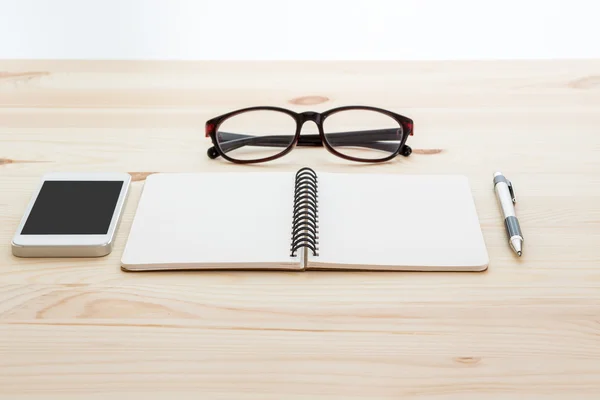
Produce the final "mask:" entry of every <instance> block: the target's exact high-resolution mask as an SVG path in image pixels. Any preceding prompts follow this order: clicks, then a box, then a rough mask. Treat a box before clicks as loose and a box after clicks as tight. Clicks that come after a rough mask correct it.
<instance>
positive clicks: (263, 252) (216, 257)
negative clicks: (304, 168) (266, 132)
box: [121, 173, 303, 270]
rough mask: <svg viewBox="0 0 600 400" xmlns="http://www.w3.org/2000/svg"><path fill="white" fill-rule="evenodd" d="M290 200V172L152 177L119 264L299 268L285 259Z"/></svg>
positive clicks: (127, 266)
mask: <svg viewBox="0 0 600 400" xmlns="http://www.w3.org/2000/svg"><path fill="white" fill-rule="evenodd" d="M293 201H294V174H293V173H201V174H180V173H173V174H169V173H167V174H154V175H150V176H149V177H148V178H147V179H146V182H145V184H144V188H143V192H142V196H141V198H140V201H139V204H138V208H137V211H136V214H135V217H134V221H133V224H132V227H131V232H130V234H129V238H128V240H127V244H126V247H125V251H124V253H123V257H122V260H121V261H122V266H123V268H124V269H127V270H148V269H199V268H211V269H212V268H289V269H303V265H301V260H300V258H299V257H294V258H292V257H290V244H291V225H292V211H293Z"/></svg>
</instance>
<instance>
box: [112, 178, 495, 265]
mask: <svg viewBox="0 0 600 400" xmlns="http://www.w3.org/2000/svg"><path fill="white" fill-rule="evenodd" d="M121 261H122V263H121V264H122V268H123V269H125V270H129V271H143V270H165V269H288V270H306V269H361V270H396V271H400V270H412V271H481V270H484V269H486V268H487V266H488V254H487V250H486V246H485V243H484V239H483V236H482V233H481V229H480V225H479V220H478V216H477V212H476V209H475V204H474V202H473V197H472V194H471V190H470V187H469V183H468V180H467V178H466V177H464V176H456V175H397V174H356V173H354V174H344V173H323V172H318V173H317V172H315V171H313V170H312V169H308V168H304V169H301V170H299V171H297V172H271V173H264V172H261V173H256V172H245V173H244V172H242V173H195V174H192V173H190V174H185V173H183V174H182V173H164V174H163V173H161V174H154V175H150V176H149V177H148V178H147V179H146V183H145V186H144V189H143V192H142V196H141V199H140V201H139V205H138V209H137V211H136V215H135V218H134V221H133V225H132V227H131V232H130V234H129V238H128V241H127V244H126V247H125V251H124V253H123V256H122V260H121Z"/></svg>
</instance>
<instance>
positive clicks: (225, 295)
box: [0, 61, 600, 400]
mask: <svg viewBox="0 0 600 400" xmlns="http://www.w3.org/2000/svg"><path fill="white" fill-rule="evenodd" d="M0 71H2V72H0V396H2V397H6V398H11V399H12V398H17V397H18V396H20V397H19V398H21V397H22V398H40V397H44V398H47V397H55V398H60V399H68V398H89V396H90V395H92V394H96V395H98V396H99V397H101V398H103V397H109V396H111V395H114V394H135V395H146V396H147V398H155V397H165V398H167V397H168V398H179V397H181V396H182V395H185V394H188V395H190V394H198V395H201V396H198V397H194V398H203V399H204V398H212V397H219V398H232V399H246V398H257V399H296V398H306V399H309V398H310V399H313V398H343V399H349V398H369V399H376V398H396V399H398V398H413V397H418V396H421V397H423V398H435V399H449V398H458V399H478V400H479V399H492V398H494V399H495V398H514V397H517V396H522V398H527V399H533V398H542V397H543V398H577V399H582V398H590V399H598V398H599V396H600V268H599V267H600V61H539V62H390V63H382V62H291V63H286V62H276V63H250V62H239V63H222V62H206V63H198V62H192V63H183V62H182V63H177V62H75V61H71V62H58V61H57V62H54V61H2V62H0ZM344 104H366V105H374V106H381V107H386V108H390V109H392V110H395V111H397V112H400V113H403V114H406V115H408V116H410V117H412V118H413V119H414V120H415V136H414V137H412V138H411V139H410V141H411V146H413V148H414V149H415V151H414V154H413V155H412V156H411V157H409V158H408V159H406V158H402V157H400V158H399V159H397V160H395V161H393V162H389V163H387V164H385V165H360V166H358V165H355V164H352V163H350V162H346V161H344V160H341V159H337V158H335V157H334V156H332V155H331V154H329V153H327V152H326V151H325V150H324V149H319V148H298V149H297V150H295V151H294V152H292V153H291V154H290V155H288V156H286V157H285V158H283V159H281V160H280V161H277V162H273V163H271V164H267V165H262V166H237V165H233V164H230V163H227V162H226V161H223V160H209V159H208V158H207V157H206V154H205V153H206V149H207V148H208V147H209V146H210V144H209V139H206V138H205V137H204V133H203V130H204V122H205V121H206V120H207V119H208V118H210V117H212V116H215V115H218V114H220V113H223V112H226V111H229V110H232V109H236V108H240V107H244V106H251V105H278V106H287V107H291V108H293V109H295V110H317V111H319V110H324V109H327V108H330V107H335V106H339V105H344ZM302 166H312V167H318V168H319V169H321V170H332V171H337V170H345V171H359V170H360V171H361V172H381V171H387V172H390V171H393V172H397V173H399V174H413V173H414V174H419V173H463V174H466V175H468V177H469V178H470V180H471V185H472V188H473V192H474V196H475V202H476V206H477V209H478V213H479V216H480V221H481V226H482V229H483V233H484V237H485V240H486V243H487V246H488V250H489V254H490V267H489V270H488V271H486V272H484V273H444V274H440V273H344V272H341V273H340V272H306V273H284V272H273V273H268V272H247V273H243V272H220V273H217V272H188V273H182V272H177V273H141V274H134V273H126V272H123V271H121V270H120V268H119V259H120V256H121V253H122V251H123V248H124V245H125V240H126V238H127V234H128V231H129V228H130V226H131V222H132V220H133V216H134V213H135V209H136V204H137V201H138V199H139V195H140V192H141V189H142V187H143V184H144V179H145V177H146V176H147V175H148V174H149V173H152V172H156V171H161V172H166V171H185V172H192V171H198V172H200V171H209V170H210V171H273V170H288V171H295V170H296V169H298V168H299V167H302ZM498 169H499V170H502V171H503V172H504V173H505V174H506V175H507V176H508V177H509V178H510V179H512V180H513V183H514V185H515V190H516V195H517V200H518V204H517V213H518V216H519V218H520V221H521V225H522V227H523V231H524V235H525V238H526V241H525V248H524V256H523V257H522V258H521V259H518V258H516V257H515V256H514V255H513V254H512V252H511V251H510V249H509V247H508V243H507V240H506V236H505V231H504V227H503V224H502V217H501V215H500V212H499V209H498V206H497V203H496V199H495V196H494V192H493V189H492V174H493V172H494V171H496V170H498ZM48 171H127V172H130V173H132V174H133V176H134V180H135V182H134V183H133V186H132V193H131V196H130V198H129V200H128V202H127V206H126V213H125V216H124V219H123V221H122V224H121V226H120V229H119V232H118V239H117V242H116V248H115V250H114V251H113V253H112V254H111V255H110V256H107V257H105V258H101V259H88V260H86V259H75V260H67V259H53V260H48V259H17V258H14V257H13V256H12V255H11V251H10V239H11V237H12V235H13V233H14V231H15V229H16V227H17V224H18V222H19V219H20V218H21V216H22V213H23V211H24V209H25V207H26V204H27V201H28V200H29V198H30V196H31V194H32V191H33V189H34V186H35V184H36V183H37V182H38V179H39V178H40V176H41V175H42V174H43V173H45V172H48ZM207 195H209V196H210V193H207ZM421 397H419V398H421Z"/></svg>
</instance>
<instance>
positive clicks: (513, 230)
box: [494, 172, 523, 257]
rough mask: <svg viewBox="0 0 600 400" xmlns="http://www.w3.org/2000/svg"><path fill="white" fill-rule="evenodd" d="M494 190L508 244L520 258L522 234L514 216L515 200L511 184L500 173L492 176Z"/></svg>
mask: <svg viewBox="0 0 600 400" xmlns="http://www.w3.org/2000/svg"><path fill="white" fill-rule="evenodd" d="M494 190H495V191H496V197H498V202H499V203H500V206H501V207H502V214H504V226H505V227H506V232H507V233H508V243H509V244H510V247H512V249H513V250H514V251H515V253H517V255H518V256H519V257H520V256H521V254H523V234H522V233H521V227H520V226H519V220H518V219H517V216H516V214H515V203H516V202H517V199H516V198H515V191H514V189H513V186H512V183H511V182H510V181H509V180H508V179H506V178H505V177H504V175H502V173H501V172H496V173H495V174H494Z"/></svg>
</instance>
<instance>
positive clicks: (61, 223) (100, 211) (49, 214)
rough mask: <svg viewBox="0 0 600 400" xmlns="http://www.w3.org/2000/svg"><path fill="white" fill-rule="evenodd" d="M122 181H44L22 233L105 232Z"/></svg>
mask: <svg viewBox="0 0 600 400" xmlns="http://www.w3.org/2000/svg"><path fill="white" fill-rule="evenodd" d="M122 187H123V182H122V181H45V182H44V183H43V185H42V188H41V190H40V193H39V195H38V197H37V199H36V200H35V203H34V205H33V208H32V209H31V212H30V213H29V217H28V218H27V221H26V222H25V225H24V226H23V230H22V231H21V234H22V235H105V234H106V233H108V228H109V227H110V221H111V220H112V217H113V214H114V212H115V208H116V205H117V201H118V199H119V194H120V193H121V188H122Z"/></svg>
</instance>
